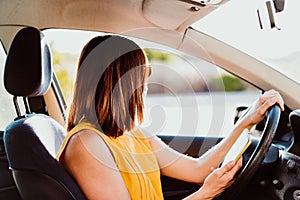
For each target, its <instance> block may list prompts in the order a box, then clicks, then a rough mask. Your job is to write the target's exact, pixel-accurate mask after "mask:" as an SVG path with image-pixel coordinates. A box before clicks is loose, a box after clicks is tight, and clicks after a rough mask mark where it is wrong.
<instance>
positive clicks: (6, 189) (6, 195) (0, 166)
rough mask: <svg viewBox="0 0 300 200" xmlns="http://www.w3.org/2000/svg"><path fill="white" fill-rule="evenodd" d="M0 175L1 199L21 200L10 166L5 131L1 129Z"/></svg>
mask: <svg viewBox="0 0 300 200" xmlns="http://www.w3.org/2000/svg"><path fill="white" fill-rule="evenodd" d="M0 177H1V178H0V199H9V200H21V196H20V194H19V191H18V190H17V187H16V184H15V181H14V179H13V176H12V173H11V170H9V167H8V161H7V156H6V152H5V148H4V143H3V131H0Z"/></svg>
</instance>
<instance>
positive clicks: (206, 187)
mask: <svg viewBox="0 0 300 200" xmlns="http://www.w3.org/2000/svg"><path fill="white" fill-rule="evenodd" d="M241 166H242V158H240V159H239V161H237V162H236V161H230V162H228V163H227V164H226V165H224V166H223V167H221V168H217V169H212V172H211V173H210V174H209V175H208V176H207V177H206V179H205V181H204V183H203V185H202V187H201V188H200V190H199V192H201V193H202V194H201V195H202V198H201V199H213V198H214V197H216V196H218V195H219V194H220V193H222V192H223V191H224V190H225V189H226V188H227V187H229V186H230V185H231V184H232V183H233V181H234V177H235V174H236V172H237V171H238V170H239V169H240V168H241Z"/></svg>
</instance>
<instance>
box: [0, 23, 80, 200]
mask: <svg viewBox="0 0 300 200" xmlns="http://www.w3.org/2000/svg"><path fill="white" fill-rule="evenodd" d="M51 80H52V66H51V54H50V50H49V46H48V45H47V43H46V42H45V38H44V36H43V34H42V33H41V32H40V31H39V30H38V29H36V28H32V27H26V28H23V29H21V30H20V31H19V32H18V33H17V34H16V36H15V38H14V40H13V42H12V44H11V47H10V49H9V51H8V55H7V60H6V63H5V69H4V85H5V88H6V90H7V91H8V92H9V93H10V94H12V95H13V96H14V97H13V99H14V104H15V108H16V112H17V117H16V119H15V120H14V121H13V122H11V123H10V124H9V125H8V126H7V127H6V130H5V132H4V144H5V148H6V153H7V157H8V162H9V166H10V168H11V170H12V173H13V177H14V179H15V182H16V185H17V188H18V190H19V192H20V195H21V197H22V199H24V200H35V199H41V200H50V199H51V200H52V199H55V200H56V199H57V200H60V199H61V200H68V199H79V200H85V199H86V198H85V196H84V194H83V193H82V191H81V190H80V188H79V187H78V185H77V183H76V182H75V181H74V179H73V178H72V177H71V176H70V175H69V174H68V172H67V171H66V170H65V168H64V167H63V166H62V165H61V164H60V163H59V162H58V161H57V160H56V159H55V158H54V156H55V155H56V153H57V151H58V149H59V147H60V145H61V142H62V140H63V138H64V136H63V132H64V129H63V128H62V126H61V125H60V124H58V123H57V122H56V121H55V120H54V119H52V118H51V117H49V116H48V115H45V114H35V113H31V112H30V108H29V106H28V103H27V98H29V97H36V96H41V95H43V94H45V93H46V91H47V90H48V88H49V86H50V84H51ZM18 98H23V101H21V102H22V104H23V106H24V108H25V110H26V113H25V114H23V115H22V114H21V111H20V108H19V103H18V102H19V101H18Z"/></svg>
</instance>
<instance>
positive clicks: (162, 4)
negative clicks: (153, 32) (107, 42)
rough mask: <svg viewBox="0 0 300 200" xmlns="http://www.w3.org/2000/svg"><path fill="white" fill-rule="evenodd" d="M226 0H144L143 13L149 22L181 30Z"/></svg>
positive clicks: (226, 0)
mask: <svg viewBox="0 0 300 200" xmlns="http://www.w3.org/2000/svg"><path fill="white" fill-rule="evenodd" d="M226 2H228V0H203V1H193V0H175V1H174V0H163V1H162V0H144V1H143V14H144V16H145V18H146V19H147V20H148V21H150V22H151V23H153V24H155V25H156V26H159V27H164V28H166V29H170V30H177V31H182V30H184V29H185V28H187V27H189V26H190V25H191V24H193V23H194V22H196V21H198V20H199V19H201V18H203V17H205V16H206V15H208V14H209V13H211V12H212V11H213V10H215V9H216V8H218V7H219V6H221V5H223V4H224V3H226Z"/></svg>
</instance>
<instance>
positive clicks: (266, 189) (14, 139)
mask: <svg viewBox="0 0 300 200" xmlns="http://www.w3.org/2000/svg"><path fill="white" fill-rule="evenodd" d="M141 2H142V6H143V18H142V19H141V18H136V19H135V18H134V17H133V16H135V15H134V14H133V15H129V14H128V13H125V12H124V11H123V9H124V8H125V9H124V10H126V8H129V7H131V6H136V7H138V6H140V5H141V4H140V3H135V2H134V1H128V3H127V4H126V3H122V2H121V1H113V2H111V4H110V2H109V1H104V4H105V5H109V7H110V6H112V7H113V5H114V4H117V3H120V4H121V5H123V6H124V7H123V8H122V12H120V13H121V14H120V15H119V14H116V16H114V17H113V18H111V19H110V22H111V23H103V24H102V25H99V26H100V27H99V30H98V29H97V25H98V23H97V22H90V24H84V22H81V21H80V20H79V19H80V17H82V18H83V19H85V20H87V21H88V20H90V19H93V17H92V16H90V15H89V14H87V15H86V16H83V15H78V14H77V13H78V11H82V10H84V11H86V10H89V9H90V7H93V6H94V7H95V11H97V12H98V11H99V10H103V7H102V6H99V5H98V4H97V2H96V1H89V2H84V1H80V0H76V1H74V2H73V3H69V4H67V3H66V2H65V3H62V4H61V5H64V6H66V7H67V9H66V10H64V13H62V12H61V13H60V12H59V9H57V11H55V12H58V14H57V16H56V17H57V18H59V17H61V18H62V19H64V20H61V21H60V20H59V19H53V21H54V22H56V24H51V23H52V22H51V20H49V21H47V20H45V18H43V20H44V21H43V20H42V19H41V20H40V21H39V20H38V22H36V21H34V19H31V18H30V20H32V21H31V22H22V21H17V22H15V23H16V24H13V23H14V22H13V19H9V20H8V19H7V21H4V22H2V21H1V20H0V39H1V37H4V35H6V34H8V33H11V32H14V33H15V34H13V35H9V36H6V38H10V39H7V40H5V41H4V43H3V46H5V47H6V52H5V54H6V57H5V63H4V69H3V82H4V83H3V84H4V87H5V91H7V92H8V94H9V96H10V98H11V103H12V105H13V107H14V111H15V115H14V116H13V120H12V121H10V122H9V124H8V125H7V126H6V127H5V129H3V130H0V199H8V200H21V199H25V200H32V199H44V200H50V199H73V200H85V199H87V198H86V197H85V195H84V193H83V192H82V191H81V189H80V187H79V186H78V184H77V183H76V181H75V180H74V179H73V177H72V176H71V175H70V174H69V173H68V172H67V170H66V169H64V167H63V166H62V165H61V164H60V163H59V162H58V161H57V160H56V159H55V156H56V153H57V152H58V150H59V148H60V145H61V143H62V141H63V139H64V136H65V128H64V124H65V121H66V116H67V114H66V113H67V108H66V105H65V102H64V97H63V95H62V91H61V88H60V85H59V82H58V81H57V77H56V74H55V72H54V70H53V57H52V56H53V55H51V50H50V48H51V46H50V44H48V42H47V40H46V36H45V34H44V33H43V31H44V29H47V28H49V27H60V28H67V29H78V30H93V31H94V30H96V31H100V30H101V31H103V32H108V33H113V34H120V35H124V36H130V37H136V38H139V39H147V40H152V41H154V42H159V43H160V44H163V45H166V46H169V47H173V48H175V49H177V50H180V51H183V52H185V53H189V54H191V55H193V56H197V57H202V58H203V59H204V60H214V64H216V65H217V66H222V68H224V69H225V71H228V72H232V73H233V74H235V75H237V76H238V77H240V78H242V79H244V80H246V81H248V82H250V83H251V84H253V85H255V86H256V87H257V88H258V89H259V90H261V91H262V92H264V91H266V90H267V89H269V88H270V87H273V86H274V87H275V89H277V90H279V91H280V92H281V93H282V95H283V96H284V98H285V102H286V104H285V111H280V109H279V107H278V106H274V107H272V108H271V109H270V110H269V111H268V113H267V115H266V117H265V119H264V120H263V121H262V122H260V123H259V124H257V125H256V126H255V128H254V129H253V130H252V131H253V132H258V133H259V135H260V137H252V138H251V140H252V143H251V145H250V147H249V148H248V149H247V150H246V152H245V153H244V154H243V167H242V169H241V170H240V172H239V175H238V176H237V178H236V181H235V182H234V183H233V184H232V185H231V187H229V188H228V189H227V190H226V191H225V192H224V193H222V194H221V195H220V196H218V197H216V198H215V199H217V200H223V199H224V200H229V199H230V200H231V199H245V200H250V199H251V200H252V199H257V200H263V199H264V200H265V199H274V200H297V199H299V197H300V157H299V156H300V135H299V132H300V109H298V107H299V103H300V102H299V99H300V98H298V97H299V95H300V94H298V93H297V92H295V91H294V90H297V89H300V84H299V83H297V82H295V81H293V80H291V79H289V78H287V77H286V75H284V74H282V73H280V72H278V71H276V70H271V69H269V68H267V64H265V63H262V62H260V61H258V60H256V59H255V58H253V57H251V56H248V55H247V54H246V53H244V52H242V51H239V50H237V49H235V48H231V47H230V45H226V44H223V43H222V42H220V41H218V40H214V39H213V38H211V37H209V36H208V35H206V34H205V33H198V32H197V31H196V30H195V29H193V28H192V27H191V26H190V25H191V24H193V23H194V22H196V21H197V20H199V19H201V18H204V17H205V16H206V15H208V13H211V12H213V11H214V10H215V9H217V8H218V7H219V6H221V5H223V4H225V3H226V2H227V1H221V3H220V4H218V1H216V2H215V1H211V2H210V1H201V2H198V1H190V0H176V1H175V2H176V3H174V2H173V3H172V1H171V0H166V2H164V1H159V0H155V1H148V0H145V1H141ZM205 2H206V3H205ZM209 2H210V3H211V4H212V5H211V6H210V4H209ZM274 2H275V4H274V5H275V6H276V9H277V12H281V11H282V10H283V9H284V6H283V5H284V4H283V1H274ZM22 3H23V4H20V5H22V6H25V5H24V2H22ZM102 3H103V2H102ZM214 4H217V6H215V5H214ZM13 5H16V3H14V4H10V3H9V2H8V1H5V2H3V3H1V2H0V10H1V6H5V7H6V8H7V9H8V10H15V11H16V10H17V8H12V6H13ZM34 5H39V6H41V7H40V8H43V9H45V8H46V7H47V6H49V8H51V9H52V10H55V9H54V8H55V6H57V5H60V4H58V3H57V4H56V3H53V5H52V4H51V3H46V2H45V1H41V2H40V3H37V4H34ZM166 5H168V6H170V5H172V6H171V7H168V9H166ZM25 7H26V9H23V11H22V12H20V13H18V12H16V13H15V14H14V16H15V18H16V19H18V20H20V16H19V15H22V14H24V15H25V14H28V12H29V10H30V9H29V8H28V7H27V6H25ZM104 7H105V6H104ZM116 7H117V9H116V10H114V9H111V8H110V10H109V11H113V12H114V13H116V12H117V11H118V9H120V5H118V6H116ZM79 8H80V9H79ZM172 8H174V10H176V11H178V15H176V14H173V13H174V11H173V10H172ZM187 8H188V10H189V12H188V13H189V14H187V13H186V10H187ZM131 9H132V8H131ZM197 9H203V10H204V11H203V12H201V13H198V14H197V11H198V10H197ZM182 10H184V11H182ZM109 11H107V10H106V11H105V10H103V13H104V14H103V16H102V15H101V14H98V15H101V17H100V18H101V19H102V20H109V19H107V17H108V14H107V13H109ZM135 11H136V10H135ZM180 11H181V12H180ZM42 12H50V11H49V10H46V9H45V10H42V9H41V10H39V11H37V13H39V14H37V15H38V16H44V14H43V15H42V14H41V13H42ZM51 12H54V11H51ZM0 13H1V12H0ZM195 13H196V14H195ZM106 14H107V16H105V15H106ZM180 14H181V15H180ZM91 15H92V12H91ZM51 16H53V15H51ZM120 16H123V17H124V19H122V20H119V19H118V17H120ZM170 16H172V17H174V18H172V17H170ZM72 17H74V18H72ZM84 17H86V18H84ZM167 17H170V18H172V19H169V18H167ZM10 20H11V21H10ZM123 20H125V21H126V20H128V21H130V20H132V21H130V22H128V24H126V23H124V21H123ZM83 21H84V20H83ZM10 22H11V23H12V24H13V25H12V24H9V23H10ZM43 22H45V23H46V25H44V24H43ZM39 23H40V24H39ZM64 23H65V24H64ZM274 23H275V22H274ZM274 23H273V25H274ZM145 24H147V27H151V28H145V29H144V30H142V28H141V27H144V26H145ZM153 27H155V28H154V29H153ZM162 27H163V28H162ZM139 28H141V30H139ZM12 29H14V31H11V32H10V30H12ZM3 30H4V31H3ZM174 30H175V31H174ZM148 34H149V36H145V35H148ZM160 37H161V38H160ZM195 41H196V42H195ZM197 43H202V44H203V46H205V49H206V51H205V52H204V51H203V46H201V47H199V46H197V45H196V44H197ZM194 47H195V48H194ZM221 52H226V54H225V53H224V55H223V54H222V53H221ZM230 55H231V56H232V57H234V58H237V59H236V60H234V61H233V60H230ZM244 62H245V63H247V64H246V65H244ZM252 66H253V67H252ZM259 70H261V71H262V72H264V73H257V75H255V73H254V72H255V71H259ZM261 71H260V72H261ZM266 74H268V76H270V77H274V78H271V79H268V78H267V77H266V76H267V75H266ZM276 78H278V81H276V82H281V84H277V85H276V84H275V83H272V82H275V81H274V80H277V79H276ZM286 85H289V86H286ZM296 93H297V94H296ZM2 107H3V109H2ZM2 107H1V111H3V110H5V105H4V106H2ZM235 111H236V115H235V119H232V120H234V122H236V121H237V120H239V118H241V117H242V115H240V113H244V112H247V106H244V105H238V106H237V107H236V110H235ZM4 112H5V111H4ZM159 137H160V138H161V139H162V140H163V141H164V142H165V143H166V144H168V145H170V146H171V147H172V148H174V149H175V150H178V151H179V152H182V153H184V154H187V155H190V156H192V157H199V156H201V155H203V154H204V153H205V152H206V151H207V150H209V149H210V148H212V147H213V146H214V145H215V144H217V143H218V142H220V141H221V140H222V139H223V136H218V137H214V136H197V135H194V136H181V135H180V136H178V135H163V134H162V135H159ZM161 182H162V188H163V195H164V199H167V200H168V199H170V200H175V199H183V198H184V197H186V196H188V195H189V194H191V193H193V192H195V191H196V190H198V189H199V188H200V187H201V186H200V185H196V184H192V183H187V182H184V181H180V180H176V179H173V178H169V177H166V176H162V177H161Z"/></svg>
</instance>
